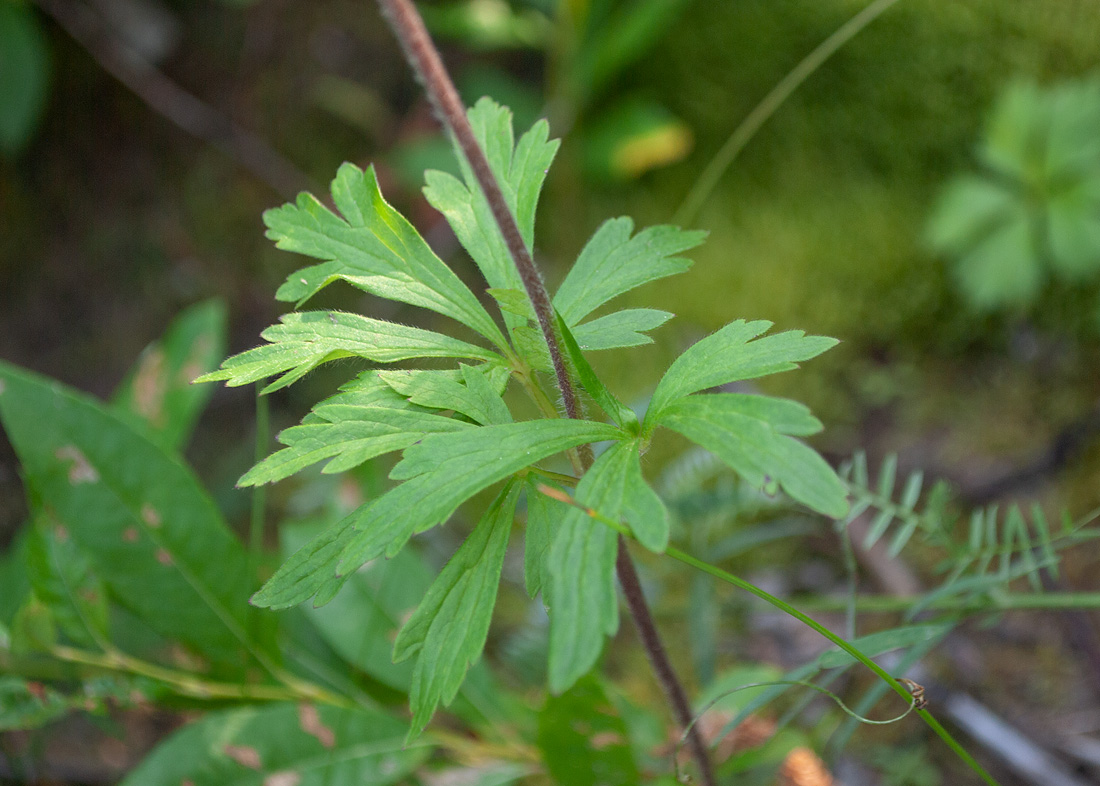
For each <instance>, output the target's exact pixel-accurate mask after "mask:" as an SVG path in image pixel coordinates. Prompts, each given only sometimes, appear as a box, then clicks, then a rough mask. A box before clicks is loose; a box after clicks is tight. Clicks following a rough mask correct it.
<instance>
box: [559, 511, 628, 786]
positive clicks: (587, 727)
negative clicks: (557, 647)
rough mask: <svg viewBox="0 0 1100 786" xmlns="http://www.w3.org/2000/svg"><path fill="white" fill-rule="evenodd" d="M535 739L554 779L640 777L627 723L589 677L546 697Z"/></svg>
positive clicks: (623, 780)
mask: <svg viewBox="0 0 1100 786" xmlns="http://www.w3.org/2000/svg"><path fill="white" fill-rule="evenodd" d="M605 529H606V528H605ZM537 740H538V746H539V750H540V751H542V760H543V761H544V762H545V763H546V767H547V769H549V770H550V775H551V777H553V779H554V782H555V783H559V784H569V786H633V784H638V783H642V782H643V779H642V777H641V775H640V773H639V772H638V767H637V764H636V763H635V762H634V757H633V754H632V752H631V749H630V738H629V736H628V733H627V728H626V724H625V723H623V719H622V718H621V717H620V716H619V713H618V712H617V711H616V710H615V706H614V705H613V704H612V703H611V702H610V701H609V700H608V698H607V694H606V692H605V691H604V689H603V686H602V685H601V684H600V682H599V681H598V680H597V679H595V678H594V677H589V678H587V679H584V680H581V681H580V682H578V683H577V684H576V685H575V686H574V687H573V688H572V689H571V690H569V691H568V692H566V693H564V694H562V695H561V696H550V697H549V698H548V699H547V700H546V706H545V707H543V708H542V711H541V712H539V730H538V737H537Z"/></svg>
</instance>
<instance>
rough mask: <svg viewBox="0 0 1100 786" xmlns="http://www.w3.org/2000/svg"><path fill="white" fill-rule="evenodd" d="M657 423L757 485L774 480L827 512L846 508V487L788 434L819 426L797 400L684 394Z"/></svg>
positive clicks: (811, 430)
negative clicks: (717, 458) (699, 446)
mask: <svg viewBox="0 0 1100 786" xmlns="http://www.w3.org/2000/svg"><path fill="white" fill-rule="evenodd" d="M660 424H661V425H662V426H667V427H668V428H670V429H672V430H673V431H678V432H679V433H681V434H683V435H684V436H685V437H687V438H688V439H690V440H692V441H693V442H696V443H697V444H699V445H701V446H702V447H704V448H706V449H707V450H709V451H711V452H712V453H714V455H716V456H718V457H719V458H720V459H722V460H723V461H724V462H726V463H727V464H729V465H730V467H732V468H733V469H734V470H735V471H736V472H737V473H738V474H739V475H741V477H743V478H744V479H745V480H746V481H747V482H748V483H750V484H752V485H754V486H756V487H757V488H766V487H767V486H768V485H769V482H775V483H777V484H778V485H779V486H780V487H782V489H783V490H784V491H786V492H787V493H788V494H789V495H790V496H791V497H793V498H794V499H796V500H798V501H799V502H802V503H803V504H805V505H808V506H809V507H811V508H813V509H814V510H817V511H819V512H821V513H824V514H825V515H827V516H833V517H841V516H843V515H844V514H845V513H846V512H847V510H848V502H847V491H846V489H845V487H844V485H843V484H842V483H841V482H840V479H839V478H837V476H836V473H835V472H834V471H833V469H832V467H830V466H829V465H828V464H827V463H826V462H825V460H824V459H823V458H821V456H819V455H818V454H817V452H816V451H814V450H813V449H812V448H810V447H808V446H806V445H805V444H803V443H801V442H799V441H798V440H796V439H793V437H794V436H808V435H809V434H813V433H815V432H817V431H819V430H820V429H821V423H820V422H819V421H818V420H817V418H815V417H813V415H811V414H810V411H809V410H808V409H807V408H806V407H804V406H802V405H801V404H798V403H796V402H793V401H787V400H785V399H777V398H771V397H768V396H750V395H744V394H738V393H715V394H711V395H705V396H689V397H687V398H683V399H679V400H677V401H674V402H673V403H672V404H670V405H668V406H667V407H666V408H665V409H664V411H663V413H662V415H661V417H660Z"/></svg>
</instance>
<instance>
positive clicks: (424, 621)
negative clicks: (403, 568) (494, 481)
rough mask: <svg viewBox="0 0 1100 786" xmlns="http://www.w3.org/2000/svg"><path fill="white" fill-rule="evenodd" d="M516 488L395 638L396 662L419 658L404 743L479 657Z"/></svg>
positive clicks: (499, 501)
mask: <svg viewBox="0 0 1100 786" xmlns="http://www.w3.org/2000/svg"><path fill="white" fill-rule="evenodd" d="M520 488H521V485H520V484H519V483H518V482H516V481H514V480H513V481H512V482H511V483H509V484H508V485H507V486H506V487H505V488H504V490H503V491H501V493H500V495H499V496H498V497H497V498H496V500H495V501H494V502H493V504H492V505H490V506H489V509H488V510H487V511H486V512H485V515H484V516H483V517H482V519H481V521H480V522H479V523H478V525H477V526H476V527H475V528H474V531H473V532H472V533H470V535H469V537H467V538H466V541H465V542H464V543H463V544H462V546H461V547H460V548H459V549H458V551H457V552H455V555H454V556H453V557H451V560H450V561H449V562H448V563H447V564H446V566H445V567H444V568H443V570H442V571H441V572H440V574H439V576H438V577H437V578H436V580H435V581H434V582H433V583H432V586H431V587H429V588H428V592H427V594H425V596H424V600H422V601H421V602H420V605H419V606H418V607H417V609H416V612H415V613H414V614H413V615H412V617H410V618H409V621H408V622H407V623H405V625H404V627H402V628H401V632H400V633H398V634H397V640H396V641H395V642H394V645H393V659H394V661H395V662H400V661H403V660H405V659H406V658H408V657H411V656H412V655H416V654H418V653H419V657H418V658H417V660H416V666H415V667H414V668H413V680H412V689H411V691H410V693H409V704H410V705H411V707H412V711H413V720H412V726H411V727H410V729H409V736H408V740H412V739H414V738H416V737H417V736H418V735H419V734H420V732H421V731H422V730H423V729H424V727H425V726H426V725H427V723H428V721H429V720H431V717H432V715H433V714H434V713H435V709H436V707H437V706H439V703H440V702H441V701H442V702H443V704H444V706H446V705H449V704H450V703H451V701H452V700H453V699H454V697H455V694H456V693H458V689H459V686H461V685H462V680H463V678H464V677H465V676H466V669H467V668H469V666H470V665H472V664H473V663H474V662H475V661H476V660H477V659H478V658H480V657H481V650H482V649H483V648H484V647H485V639H486V637H487V636H488V635H489V621H490V619H491V618H492V616H493V606H494V604H495V603H496V597H497V586H498V584H499V583H500V571H501V568H502V566H503V565H504V552H505V549H506V548H507V547H508V533H509V532H510V531H511V528H512V519H513V518H514V516H515V513H516V502H517V500H518V499H519V492H520Z"/></svg>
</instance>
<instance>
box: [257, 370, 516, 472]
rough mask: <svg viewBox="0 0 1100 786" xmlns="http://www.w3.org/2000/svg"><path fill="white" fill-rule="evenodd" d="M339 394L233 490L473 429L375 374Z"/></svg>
mask: <svg viewBox="0 0 1100 786" xmlns="http://www.w3.org/2000/svg"><path fill="white" fill-rule="evenodd" d="M454 384H456V385H457V383H454ZM459 387H461V386H459ZM463 389H465V388H463ZM341 390H342V392H340V393H337V394H336V395H335V396H332V397H330V398H327V399H325V400H324V401H322V402H321V403H320V404H318V405H317V406H316V407H314V408H313V412H312V413H310V415H308V416H307V417H306V419H305V421H304V422H303V424H302V425H300V426H291V427H290V428H288V429H285V430H284V431H282V432H281V433H280V434H279V441H280V442H282V443H283V444H284V445H286V446H287V447H286V448H284V449H282V450H279V451H276V452H275V453H273V454H271V455H270V456H268V457H267V458H266V459H264V460H263V461H261V462H260V463H259V464H257V465H256V466H255V467H253V468H252V469H251V470H249V471H248V472H247V473H246V474H245V475H244V477H242V478H241V479H240V481H239V482H238V484H237V485H239V486H254V485H259V484H261V483H271V482H273V481H277V480H282V479H283V478H286V477H289V476H291V475H293V474H294V473H296V472H298V471H299V470H301V469H303V468H305V467H307V466H309V465H311V464H315V463H317V462H318V461H324V460H325V459H330V460H329V462H328V464H326V465H325V467H324V468H323V469H322V470H321V471H322V472H325V473H333V472H344V471H346V470H349V469H351V468H352V467H355V466H358V465H359V464H362V463H363V462H364V461H367V460H368V459H372V458H374V457H375V456H380V455H383V454H385V453H390V452H392V451H396V450H404V449H405V448H407V447H409V446H410V445H413V444H414V443H415V442H417V441H418V440H419V439H421V438H422V437H423V436H424V435H426V434H430V433H433V432H448V431H463V430H467V429H470V428H473V426H471V425H470V424H469V423H464V422H462V421H459V420H455V419H453V418H448V417H442V416H440V415H437V414H435V413H432V412H430V411H428V410H426V409H424V408H422V407H418V406H415V405H414V404H412V403H410V401H409V400H408V399H406V398H404V397H403V396H401V395H399V394H398V393H396V392H395V391H394V390H393V389H392V388H390V387H389V386H388V385H387V384H385V382H383V381H382V380H381V379H379V378H378V376H377V375H376V373H375V372H368V373H367V374H364V375H362V376H360V377H359V378H357V379H356V380H353V381H352V382H351V383H349V384H347V385H345V386H344V387H343V388H342V389H341ZM498 400H499V398H498ZM502 403H503V402H502Z"/></svg>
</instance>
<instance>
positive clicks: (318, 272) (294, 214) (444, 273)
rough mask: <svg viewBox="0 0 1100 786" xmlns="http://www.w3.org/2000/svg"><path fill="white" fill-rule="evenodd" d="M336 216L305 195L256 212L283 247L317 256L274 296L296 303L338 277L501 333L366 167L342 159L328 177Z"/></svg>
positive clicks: (495, 337) (490, 334) (497, 337)
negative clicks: (261, 213)
mask: <svg viewBox="0 0 1100 786" xmlns="http://www.w3.org/2000/svg"><path fill="white" fill-rule="evenodd" d="M332 197H333V201H334V202H335V203H336V207H337V208H338V209H339V210H340V212H341V213H343V218H340V217H339V216H337V215H336V214H334V213H333V212H332V211H331V210H329V209H328V208H326V207H325V206H324V205H322V204H321V203H320V202H319V201H318V200H317V199H316V198H315V197H313V196H311V195H310V194H301V195H299V197H298V201H297V203H296V204H287V205H284V206H283V207H280V208H277V209H274V210H268V211H267V212H266V213H264V223H265V224H267V227H268V233H267V236H268V237H269V238H271V239H272V240H274V241H276V245H277V246H278V247H279V248H281V249H284V250H286V251H296V252H298V253H300V254H305V255H307V256H312V257H315V258H317V259H322V260H325V261H324V262H323V263H322V264H320V265H314V266H313V267H307V268H305V269H303V270H299V271H297V272H295V273H292V274H291V275H290V276H289V277H288V278H287V280H286V283H284V284H283V285H282V286H281V287H279V291H278V293H276V297H277V298H278V299H279V300H284V301H290V302H296V303H299V304H300V303H301V302H303V301H305V300H307V299H309V298H311V297H313V295H315V294H316V293H317V292H318V291H319V290H320V289H322V288H323V287H325V286H327V285H328V284H330V283H332V282H333V281H336V280H337V279H343V280H345V281H347V282H348V283H350V284H352V285H354V286H356V287H358V288H360V289H362V290H364V291H366V292H370V293H371V294H373V295H378V296H379V297H384V298H388V299H390V300H397V301H400V302H402V303H410V304H412V305H415V306H422V307H424V308H428V309H431V310H432V311H436V312H438V313H440V314H444V315H445V316H449V317H451V318H452V319H455V320H458V321H459V322H461V323H462V324H464V325H467V326H468V327H471V328H473V329H474V330H476V331H477V332H478V333H480V334H481V335H482V336H484V337H485V338H487V339H489V340H490V341H492V342H493V343H494V344H496V345H497V346H503V344H504V338H503V336H501V334H500V330H499V329H498V328H497V326H496V324H495V323H494V322H493V320H492V318H491V317H490V316H489V313H488V312H487V311H485V309H484V308H482V307H481V304H480V303H478V302H477V298H476V297H474V294H473V293H472V292H470V290H469V289H468V288H467V287H466V285H465V284H463V283H462V282H461V281H460V280H459V278H458V276H456V275H455V274H454V272H453V271H452V270H451V269H450V268H449V267H447V266H446V265H445V264H444V263H443V262H442V260H440V259H439V257H437V256H436V255H435V253H434V252H433V251H432V250H431V249H430V248H429V247H428V244H427V243H426V242H424V239H423V238H422V237H420V235H419V234H418V233H417V231H416V230H415V229H414V228H413V227H412V225H411V224H409V222H408V221H406V220H405V218H404V217H403V216H402V215H401V214H400V213H398V212H397V211H396V210H394V209H393V208H392V207H390V205H389V204H387V203H386V201H385V200H384V199H383V198H382V193H381V192H380V191H379V190H378V179H377V177H376V176H375V173H374V168H373V167H370V168H368V169H367V170H366V172H364V171H362V170H360V169H358V168H357V167H355V166H353V165H351V164H344V165H342V166H341V167H340V170H339V172H337V174H336V179H335V180H333V181H332Z"/></svg>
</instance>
